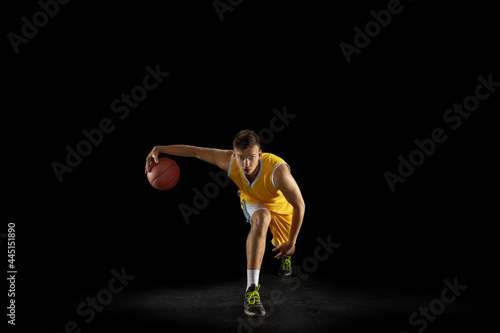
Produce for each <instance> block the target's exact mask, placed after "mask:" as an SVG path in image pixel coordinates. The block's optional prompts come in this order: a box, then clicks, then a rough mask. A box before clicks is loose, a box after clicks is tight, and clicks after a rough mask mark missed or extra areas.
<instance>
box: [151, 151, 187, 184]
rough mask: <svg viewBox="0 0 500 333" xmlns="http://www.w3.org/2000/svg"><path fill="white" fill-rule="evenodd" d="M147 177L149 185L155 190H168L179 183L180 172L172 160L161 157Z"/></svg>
mask: <svg viewBox="0 0 500 333" xmlns="http://www.w3.org/2000/svg"><path fill="white" fill-rule="evenodd" d="M147 175H148V180H149V183H150V184H151V185H152V186H153V187H154V188H156V189H157V190H162V191H163V190H170V189H171V188H172V187H174V186H175V185H176V184H177V182H178V181H179V177H180V170H179V167H178V166H177V164H176V163H175V162H174V161H173V160H171V159H170V158H166V157H162V158H159V159H158V163H156V164H155V165H153V167H152V168H151V172H149V173H148V174H147Z"/></svg>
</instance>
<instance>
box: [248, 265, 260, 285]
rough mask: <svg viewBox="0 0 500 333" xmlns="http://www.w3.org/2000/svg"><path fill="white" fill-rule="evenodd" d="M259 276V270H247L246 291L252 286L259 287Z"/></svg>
mask: <svg viewBox="0 0 500 333" xmlns="http://www.w3.org/2000/svg"><path fill="white" fill-rule="evenodd" d="M259 274H260V269H247V290H248V288H249V287H250V286H251V285H252V284H254V285H255V287H257V286H258V285H259Z"/></svg>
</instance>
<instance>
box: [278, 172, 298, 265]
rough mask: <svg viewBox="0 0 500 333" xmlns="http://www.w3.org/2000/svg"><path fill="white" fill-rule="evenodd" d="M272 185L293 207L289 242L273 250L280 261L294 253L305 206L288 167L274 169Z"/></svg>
mask: <svg viewBox="0 0 500 333" xmlns="http://www.w3.org/2000/svg"><path fill="white" fill-rule="evenodd" d="M274 185H275V187H276V189H277V190H280V191H281V192H282V193H283V195H284V196H285V198H286V200H287V201H288V202H289V203H290V204H291V205H292V206H293V215H292V227H291V228H290V237H289V240H288V241H287V242H285V243H283V244H280V245H279V246H277V247H276V248H274V249H273V252H275V251H280V252H279V253H278V254H277V255H276V256H275V258H277V259H280V258H281V257H283V256H291V255H292V254H293V253H294V252H295V243H296V242H297V236H298V235H299V231H300V227H301V226H302V220H303V219H304V212H305V209H306V205H305V203H304V199H303V198H302V193H301V192H300V188H299V185H297V182H296V181H295V179H294V178H293V176H292V174H291V173H290V170H289V169H288V165H286V164H283V165H280V166H279V167H278V168H277V169H276V172H275V173H274Z"/></svg>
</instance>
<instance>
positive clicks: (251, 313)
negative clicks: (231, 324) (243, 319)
mask: <svg viewBox="0 0 500 333" xmlns="http://www.w3.org/2000/svg"><path fill="white" fill-rule="evenodd" d="M244 311H245V314H246V315H247V316H249V317H264V316H265V315H266V313H265V312H264V313H253V312H250V311H247V310H244Z"/></svg>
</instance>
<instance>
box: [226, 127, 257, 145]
mask: <svg viewBox="0 0 500 333" xmlns="http://www.w3.org/2000/svg"><path fill="white" fill-rule="evenodd" d="M255 145H257V146H259V148H260V138H259V135H258V134H257V133H255V131H252V130H247V129H246V130H242V131H239V132H238V134H236V136H235V137H234V140H233V147H234V148H239V149H247V148H250V147H253V146H255Z"/></svg>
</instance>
